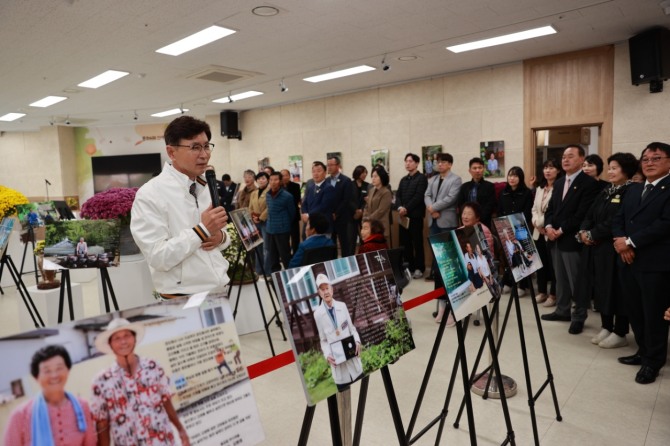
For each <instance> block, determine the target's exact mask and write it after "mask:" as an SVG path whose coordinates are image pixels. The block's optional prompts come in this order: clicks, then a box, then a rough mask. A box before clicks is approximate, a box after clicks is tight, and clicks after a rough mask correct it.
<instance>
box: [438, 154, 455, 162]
mask: <svg viewBox="0 0 670 446" xmlns="http://www.w3.org/2000/svg"><path fill="white" fill-rule="evenodd" d="M436 156H437V160H438V161H446V162H448V163H449V164H454V157H453V156H451V153H438V154H436Z"/></svg>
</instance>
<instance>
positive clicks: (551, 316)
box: [542, 311, 583, 325]
mask: <svg viewBox="0 0 670 446" xmlns="http://www.w3.org/2000/svg"><path fill="white" fill-rule="evenodd" d="M542 320H543V321H563V322H569V321H570V315H569V314H566V315H565V316H562V315H560V314H557V313H556V312H555V311H554V312H553V313H549V314H543V315H542ZM582 325H583V322H582Z"/></svg>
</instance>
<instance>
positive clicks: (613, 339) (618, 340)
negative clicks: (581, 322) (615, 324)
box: [598, 333, 628, 348]
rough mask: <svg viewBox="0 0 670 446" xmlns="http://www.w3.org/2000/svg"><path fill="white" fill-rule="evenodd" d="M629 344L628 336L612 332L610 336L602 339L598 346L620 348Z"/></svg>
mask: <svg viewBox="0 0 670 446" xmlns="http://www.w3.org/2000/svg"><path fill="white" fill-rule="evenodd" d="M627 345H628V340H627V339H626V336H625V335H624V336H619V335H618V334H616V333H611V334H610V335H609V336H608V337H606V338H605V339H603V340H602V341H600V344H598V347H600V348H619V347H625V346H627Z"/></svg>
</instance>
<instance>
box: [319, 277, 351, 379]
mask: <svg viewBox="0 0 670 446" xmlns="http://www.w3.org/2000/svg"><path fill="white" fill-rule="evenodd" d="M316 287H317V292H318V293H319V297H321V299H322V302H321V305H319V306H318V307H317V309H316V310H315V311H314V321H315V322H316V328H317V330H318V332H319V340H320V342H321V351H322V352H323V355H324V356H325V357H326V360H327V361H328V364H330V368H331V372H332V374H333V380H334V381H335V384H336V385H337V388H338V390H343V389H344V388H346V387H347V386H348V385H349V384H350V383H352V382H354V381H356V380H357V379H358V378H360V377H361V375H362V374H363V363H362V362H361V358H360V353H361V338H360V336H359V335H358V331H357V330H356V327H355V326H354V323H353V322H352V321H351V316H350V315H349V310H348V309H347V304H345V303H344V302H340V301H337V300H335V299H333V287H332V285H331V284H330V280H329V279H328V276H326V275H325V274H319V275H318V276H316ZM351 337H353V342H354V343H355V346H351V347H353V348H355V355H354V356H353V357H351V358H349V359H346V360H344V358H343V357H341V355H338V354H337V353H335V352H334V350H341V349H340V345H338V343H339V344H342V343H343V342H351V339H350V338H351ZM347 338H349V341H347ZM344 348H347V346H346V345H345V346H344Z"/></svg>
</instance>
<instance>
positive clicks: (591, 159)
mask: <svg viewBox="0 0 670 446" xmlns="http://www.w3.org/2000/svg"><path fill="white" fill-rule="evenodd" d="M584 162H585V163H589V164H593V165H595V166H596V173H597V174H598V176H600V174H601V173H603V159H602V158H601V157H599V156H598V155H596V154H595V153H594V154H592V155H589V156H587V157H586V158H584Z"/></svg>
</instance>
